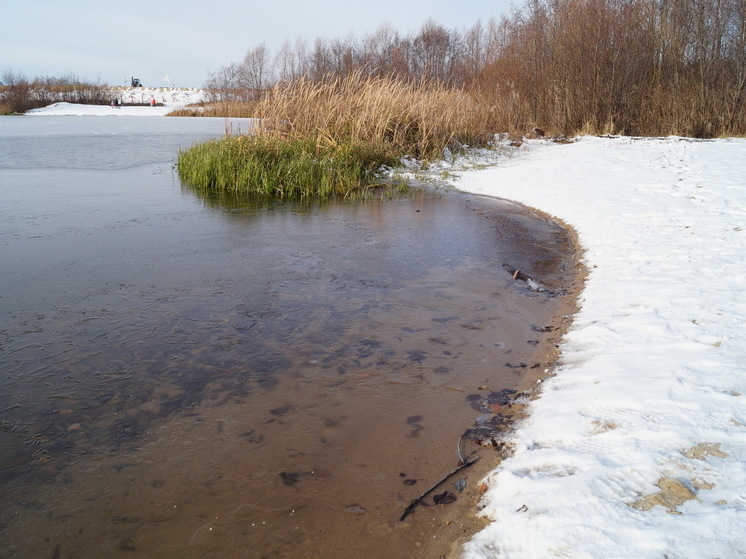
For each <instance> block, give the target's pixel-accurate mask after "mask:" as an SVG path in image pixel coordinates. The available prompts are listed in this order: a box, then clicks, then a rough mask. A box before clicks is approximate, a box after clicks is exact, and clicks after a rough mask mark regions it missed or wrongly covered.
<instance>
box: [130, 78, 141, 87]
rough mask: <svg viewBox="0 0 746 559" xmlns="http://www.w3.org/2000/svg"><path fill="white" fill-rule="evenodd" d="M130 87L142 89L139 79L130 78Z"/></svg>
mask: <svg viewBox="0 0 746 559" xmlns="http://www.w3.org/2000/svg"><path fill="white" fill-rule="evenodd" d="M130 87H142V84H141V83H140V78H132V83H131V84H130Z"/></svg>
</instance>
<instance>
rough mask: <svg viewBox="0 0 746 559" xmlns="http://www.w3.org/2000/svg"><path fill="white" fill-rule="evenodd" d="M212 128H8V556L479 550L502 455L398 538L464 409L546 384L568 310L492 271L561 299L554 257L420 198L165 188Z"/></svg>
mask: <svg viewBox="0 0 746 559" xmlns="http://www.w3.org/2000/svg"><path fill="white" fill-rule="evenodd" d="M243 125H245V123H241V124H234V127H237V126H243ZM224 129H225V122H224V121H223V120H221V119H170V118H150V117H133V118H127V117H117V118H112V117H33V118H32V117H0V200H2V202H0V262H2V264H1V266H2V268H1V270H2V271H1V272H0V274H1V275H0V277H1V282H0V421H1V424H0V425H1V428H0V483H2V486H3V491H2V496H1V497H0V500H1V502H2V507H0V556H2V557H67V556H70V557H102V556H106V557H120V556H121V557H129V556H133V555H136V556H140V557H150V556H153V557H156V556H157V557H300V556H303V557H350V556H360V555H361V554H365V555H366V556H369V557H371V558H375V557H387V558H396V557H418V556H421V557H431V556H438V555H433V554H434V553H436V552H437V553H438V554H440V553H443V552H444V551H445V550H447V549H449V547H450V544H451V541H452V540H454V539H455V538H457V537H460V536H462V535H463V534H462V532H464V531H468V529H470V526H471V525H469V526H467V524H468V523H467V522H466V521H465V520H464V516H465V515H466V514H468V512H469V511H470V510H471V506H472V505H473V498H474V494H475V490H476V481H477V480H478V473H479V472H480V471H482V472H483V471H485V469H488V467H489V464H494V460H496V458H495V457H494V456H492V455H491V454H490V452H492V454H494V451H487V454H484V452H485V451H483V450H480V453H481V454H480V455H483V458H484V459H483V461H482V464H481V465H480V467H481V468H482V469H481V470H479V469H478V468H477V467H475V468H474V472H471V471H469V472H466V471H465V473H464V474H463V476H460V477H463V478H464V479H466V480H467V488H466V489H465V490H464V492H463V493H460V494H458V500H457V502H456V503H454V504H451V505H439V506H436V507H429V508H425V507H419V508H418V509H417V510H415V512H414V513H413V514H412V515H410V516H409V517H408V518H407V519H406V521H404V522H399V517H400V515H401V514H402V512H403V510H404V509H405V507H406V506H407V505H408V504H409V503H410V502H411V500H412V499H414V498H415V497H417V496H418V495H419V494H420V493H421V492H423V491H424V490H425V489H426V488H427V487H428V486H429V485H430V484H432V483H434V482H435V481H437V480H438V479H439V478H440V477H442V476H443V475H444V474H445V473H446V472H448V471H450V470H452V469H453V468H454V466H456V465H457V464H458V458H457V456H456V447H457V442H458V441H459V438H460V436H461V435H462V434H463V433H464V431H465V430H466V429H468V428H470V427H472V426H474V424H475V422H476V421H478V420H480V418H481V419H482V420H484V418H485V417H486V416H485V414H484V413H483V412H484V410H481V411H477V409H475V408H477V407H478V406H475V405H474V403H475V401H476V400H475V399H476V398H478V397H479V396H481V397H483V398H484V397H486V395H488V394H490V393H495V392H499V391H500V390H503V389H517V390H518V389H521V388H525V386H527V385H528V384H530V382H531V380H530V379H527V377H526V376H525V373H526V371H536V370H537V369H538V370H540V369H543V365H544V364H545V363H543V362H541V355H539V354H537V345H536V344H537V343H539V342H546V340H547V339H548V338H549V337H550V336H552V334H551V333H541V332H537V331H536V330H537V328H535V326H537V324H538V325H540V326H542V325H544V323H545V322H546V321H549V320H552V317H553V315H554V314H556V312H557V311H558V309H559V308H561V305H560V303H561V299H562V298H561V297H554V298H553V297H549V296H547V295H546V294H539V293H533V292H530V291H529V290H527V289H525V288H524V287H522V286H521V284H520V283H519V282H515V281H514V280H513V279H512V278H511V276H510V274H509V273H507V271H506V269H505V268H504V267H503V266H502V264H503V263H506V262H507V263H510V264H511V265H513V266H516V267H520V268H521V269H522V270H528V271H530V272H531V273H532V274H534V273H535V274H537V277H540V278H541V279H542V280H544V281H545V283H547V284H548V285H549V286H550V287H551V288H552V289H555V290H556V289H560V288H561V287H562V286H563V285H566V284H569V282H570V281H571V279H572V270H571V269H570V268H569V263H570V262H571V260H572V259H571V255H570V253H569V252H568V251H569V250H570V248H571V245H570V244H569V241H568V239H567V237H566V235H565V234H564V232H563V231H562V230H561V229H559V228H558V227H557V226H556V225H555V224H553V223H551V222H545V221H542V220H540V219H538V218H537V216H534V215H532V214H531V213H530V212H527V211H525V210H523V209H521V208H519V207H516V206H512V205H502V204H499V203H495V202H493V201H490V200H482V199H477V198H474V197H463V196H457V195H455V194H444V193H438V192H432V191H430V192H427V191H418V192H415V193H414V194H412V195H409V196H406V197H403V198H401V199H396V200H389V201H367V202H354V203H353V202H328V203H322V204H320V203H315V204H303V205H301V204H281V203H274V204H259V203H252V202H251V201H250V200H246V199H235V198H232V197H230V196H227V197H226V196H222V197H217V196H211V195H209V194H205V193H201V192H198V191H194V190H193V189H190V188H188V187H186V186H183V185H181V184H180V182H179V180H178V177H177V176H176V175H175V174H174V172H173V169H172V164H173V161H174V159H175V155H176V153H177V151H178V149H179V148H180V147H184V146H187V145H190V144H191V143H193V142H194V141H196V140H198V139H204V138H206V137H210V136H215V135H220V134H222V133H223V131H224ZM540 347H541V345H539V348H540ZM524 365H525V366H524ZM531 367H537V368H535V369H532V368H531ZM478 395H479V396H478ZM484 401H485V402H486V400H484ZM473 446H474V447H475V448H471V447H469V448H468V449H467V450H468V451H472V450H477V449H478V448H479V447H476V445H473ZM452 481H456V479H454V480H452ZM449 483H450V482H449ZM446 487H448V488H450V491H451V492H453V493H454V494H456V489H455V488H454V486H452V485H449V484H446V485H444V486H443V488H441V489H440V490H439V491H438V492H439V493H440V492H442V491H443V490H444V489H445V488H446ZM429 502H432V501H431V500H430V501H429ZM464 533H465V532H464Z"/></svg>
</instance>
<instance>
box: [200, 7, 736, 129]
mask: <svg viewBox="0 0 746 559" xmlns="http://www.w3.org/2000/svg"><path fill="white" fill-rule="evenodd" d="M350 74H354V75H356V76H358V77H359V78H360V77H363V76H366V77H371V78H375V79H390V80H394V81H398V82H402V83H404V84H412V83H415V84H429V85H431V86H434V87H437V88H441V89H443V88H448V89H450V90H452V91H453V92H454V93H453V95H456V96H459V98H460V99H461V101H460V103H462V104H464V105H468V106H470V107H471V108H472V109H473V110H475V111H477V112H478V113H479V115H480V118H484V121H483V122H484V124H485V126H489V127H492V131H512V132H519V133H525V132H526V131H528V130H531V129H533V128H534V127H536V126H539V127H541V128H542V129H544V130H546V131H547V133H549V134H559V133H578V132H585V133H624V134H634V135H668V134H679V135H686V136H697V137H710V136H718V135H742V134H744V133H746V2H744V1H743V0H717V1H713V0H527V2H526V3H525V4H524V6H523V7H522V8H520V9H519V10H517V11H516V12H514V14H513V15H512V17H510V18H506V19H503V20H502V21H500V22H497V21H494V20H492V21H490V22H489V23H487V24H486V25H483V24H482V23H477V24H475V25H474V26H473V27H471V28H469V29H465V30H463V31H457V30H449V29H446V28H445V27H443V26H441V25H438V24H436V23H434V22H432V21H429V22H427V23H426V24H425V25H424V26H423V27H422V28H421V30H420V31H419V32H418V33H416V34H414V35H410V36H402V35H400V34H399V33H398V32H397V31H395V30H394V29H392V28H391V27H388V26H385V27H382V28H380V29H379V30H378V31H376V32H375V33H373V34H371V35H367V36H365V37H363V38H362V39H356V38H354V37H348V38H345V39H336V40H331V41H329V40H325V39H317V40H316V41H315V42H314V44H313V46H309V45H308V44H306V43H305V42H303V41H297V42H296V43H295V44H291V43H286V44H285V45H284V46H283V47H282V48H281V49H280V50H279V52H278V53H276V55H275V56H274V57H272V56H271V55H270V53H269V52H268V50H267V48H266V46H264V45H260V46H259V47H257V48H255V49H253V50H250V51H249V53H248V54H247V56H246V57H245V58H244V60H243V61H241V62H240V63H237V64H231V65H229V66H226V67H224V68H221V69H220V70H219V71H217V72H215V73H214V74H213V75H212V76H211V77H210V79H209V80H208V81H207V83H206V84H205V85H206V87H208V88H210V89H211V91H212V92H213V94H214V100H215V101H218V102H228V101H243V102H246V101H252V102H256V101H259V100H262V99H263V96H264V95H265V93H266V92H267V91H270V90H271V89H272V86H273V85H274V84H284V87H285V88H287V87H288V86H289V84H293V85H295V86H298V87H308V84H309V83H315V84H328V83H330V79H331V78H343V77H346V76H348V75H350ZM273 95H274V94H273ZM262 103H264V100H262ZM260 106H261V103H260ZM241 107H242V109H241V116H247V115H249V114H252V115H253V113H254V105H242V106H241ZM323 107H324V109H327V108H330V107H328V106H323ZM234 109H235V107H234ZM221 110H222V109H221ZM309 110H310V111H313V108H312V107H311V108H309ZM224 114H233V113H232V111H226V112H225V113H224ZM330 118H331V117H330ZM454 132H455V133H458V131H456V130H454Z"/></svg>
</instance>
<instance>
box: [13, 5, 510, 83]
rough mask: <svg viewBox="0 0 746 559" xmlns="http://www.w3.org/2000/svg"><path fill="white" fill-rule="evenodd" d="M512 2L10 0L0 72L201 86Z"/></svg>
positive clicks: (466, 23)
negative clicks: (334, 44) (326, 43)
mask: <svg viewBox="0 0 746 559" xmlns="http://www.w3.org/2000/svg"><path fill="white" fill-rule="evenodd" d="M511 5H512V1H511V0H492V1H486V0H461V1H460V2H453V0H398V1H397V0H378V1H377V2H349V1H346V0H322V1H318V2H308V1H303V0H284V1H277V2H267V1H266V0H262V1H257V0H211V1H209V2H205V1H204V0H199V1H195V0H180V1H179V2H172V1H169V0H162V1H153V0H127V1H125V2H98V1H96V2H93V1H90V0H68V1H66V2H61V1H60V0H3V7H2V21H0V74H1V73H5V72H7V71H9V70H12V71H13V72H15V73H22V74H24V75H25V77H26V78H28V79H32V78H34V77H36V76H53V77H59V76H63V75H69V74H71V73H72V74H75V75H76V76H77V77H78V78H80V79H81V80H84V81H89V82H93V83H108V84H109V85H125V84H126V85H129V81H130V78H131V77H137V78H139V79H140V80H141V81H142V82H143V84H144V85H147V86H151V87H165V86H175V87H201V86H202V84H203V83H204V81H205V80H206V79H207V77H208V75H209V73H210V72H214V71H216V70H217V69H219V68H220V67H221V66H225V65H227V64H230V63H232V62H236V61H239V60H241V59H242V58H243V56H244V55H245V54H246V52H247V51H248V50H250V49H251V48H253V47H255V46H257V45H259V44H261V43H262V42H264V43H266V44H267V46H268V47H269V49H270V50H271V51H272V52H273V53H274V52H276V51H277V50H278V49H279V48H280V47H281V46H282V44H283V43H284V42H285V41H287V40H289V41H291V42H295V41H296V39H298V38H302V39H305V40H306V41H308V42H309V43H311V42H313V40H314V39H315V38H317V37H325V38H327V39H334V38H337V37H346V36H348V35H349V34H350V33H352V34H353V35H354V36H359V37H362V36H363V35H365V34H366V33H370V32H373V31H375V30H376V29H378V28H379V27H380V26H381V25H383V24H388V25H390V26H391V27H393V28H394V29H396V30H397V31H399V32H401V33H403V34H407V33H410V32H416V31H417V30H419V28H420V27H421V26H422V24H423V23H425V22H426V21H427V20H428V19H433V20H434V21H435V22H437V23H439V24H441V25H443V26H445V27H447V28H451V29H452V28H455V29H463V28H466V27H471V26H472V25H473V24H474V23H476V22H477V21H478V20H481V21H482V22H487V21H488V20H489V19H490V18H491V17H497V18H499V17H501V16H502V15H507V14H508V13H509V11H510V8H511Z"/></svg>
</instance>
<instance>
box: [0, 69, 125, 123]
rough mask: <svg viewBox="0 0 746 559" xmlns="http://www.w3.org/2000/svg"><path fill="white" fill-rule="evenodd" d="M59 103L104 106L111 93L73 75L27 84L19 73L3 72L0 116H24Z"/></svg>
mask: <svg viewBox="0 0 746 559" xmlns="http://www.w3.org/2000/svg"><path fill="white" fill-rule="evenodd" d="M60 101H65V102H68V103H83V104H88V105H105V104H108V103H109V102H110V101H111V93H110V92H109V88H108V87H107V86H106V85H94V84H90V83H85V82H82V81H80V80H79V79H78V78H77V77H75V76H73V75H68V76H62V77H60V78H54V77H48V76H47V77H37V78H35V79H33V80H29V79H27V78H26V76H24V75H23V74H22V73H17V72H14V71H12V70H7V71H6V72H5V73H4V74H3V75H2V79H0V114H13V113H24V112H26V111H28V110H30V109H35V108H38V107H45V106H47V105H51V104H52V103H57V102H60Z"/></svg>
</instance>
